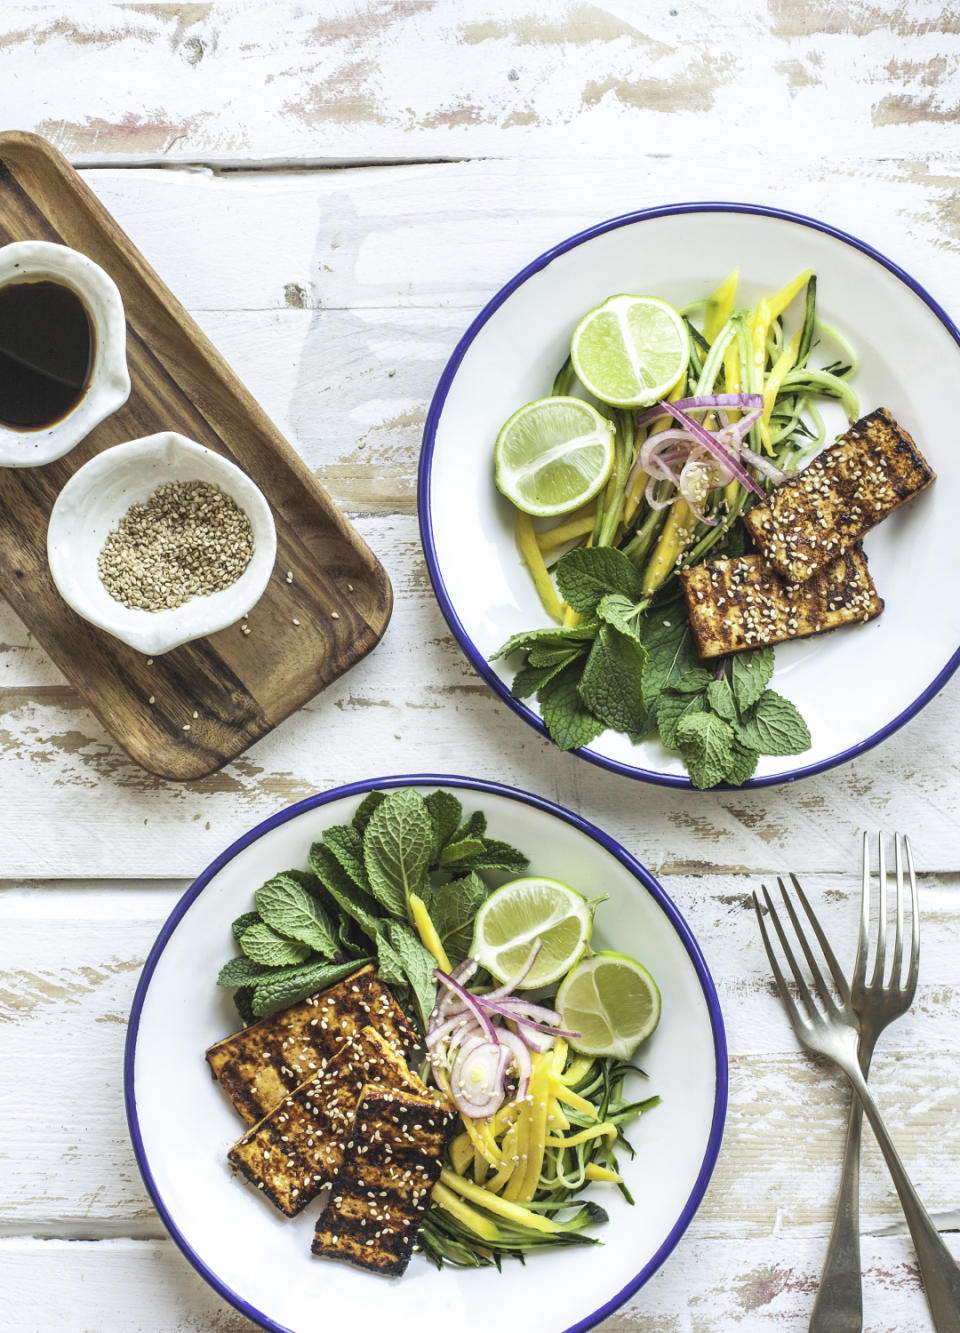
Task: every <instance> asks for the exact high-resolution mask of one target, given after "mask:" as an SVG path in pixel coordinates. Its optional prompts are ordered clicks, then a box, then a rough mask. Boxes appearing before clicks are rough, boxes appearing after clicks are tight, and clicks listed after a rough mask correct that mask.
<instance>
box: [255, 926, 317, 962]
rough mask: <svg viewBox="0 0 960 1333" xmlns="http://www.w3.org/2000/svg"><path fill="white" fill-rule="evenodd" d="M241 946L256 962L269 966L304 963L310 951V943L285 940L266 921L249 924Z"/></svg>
mask: <svg viewBox="0 0 960 1333" xmlns="http://www.w3.org/2000/svg"><path fill="white" fill-rule="evenodd" d="M240 948H241V949H242V950H243V952H244V953H245V954H246V955H247V957H248V958H252V959H253V961H254V962H255V963H263V964H265V966H267V967H282V966H284V965H285V964H287V963H302V962H303V960H304V958H306V956H307V954H308V953H309V952H310V946H309V944H301V943H300V941H299V940H285V939H284V938H283V936H282V935H278V934H277V932H276V931H275V930H271V929H270V927H269V926H268V925H267V923H266V922H265V921H258V922H257V923H256V924H255V925H252V926H248V927H247V929H246V930H245V931H244V932H243V934H242V935H241V936H240Z"/></svg>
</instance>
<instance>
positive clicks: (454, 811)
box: [423, 791, 463, 861]
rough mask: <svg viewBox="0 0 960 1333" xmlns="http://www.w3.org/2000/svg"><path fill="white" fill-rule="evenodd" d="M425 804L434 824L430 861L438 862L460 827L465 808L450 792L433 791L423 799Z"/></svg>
mask: <svg viewBox="0 0 960 1333" xmlns="http://www.w3.org/2000/svg"><path fill="white" fill-rule="evenodd" d="M423 803H424V805H425V806H426V807H427V813H428V814H429V816H430V822H431V823H432V824H433V834H434V837H433V856H432V857H431V858H430V859H431V861H436V859H437V857H438V856H439V855H440V853H441V852H442V851H443V849H444V847H446V845H447V843H448V842H451V841H452V840H453V838H454V835H455V833H456V831H457V829H458V828H459V827H460V820H461V819H462V818H463V806H462V805H461V804H460V802H459V801H458V800H457V798H456V796H454V794H453V792H449V791H432V792H430V793H429V794H428V795H427V796H425V797H424V798H423Z"/></svg>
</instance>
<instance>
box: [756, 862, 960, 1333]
mask: <svg viewBox="0 0 960 1333" xmlns="http://www.w3.org/2000/svg"><path fill="white" fill-rule="evenodd" d="M790 878H791V880H792V882H793V887H794V890H795V891H796V895H797V897H798V898H799V900H800V902H801V904H802V906H803V910H804V912H805V913H806V916H807V919H808V920H809V922H810V925H811V927H812V928H813V933H814V935H815V936H816V939H817V942H818V943H819V945H820V950H821V957H822V958H823V959H824V960H825V961H826V964H827V968H828V970H829V973H830V976H831V977H832V978H833V983H834V987H835V993H834V992H832V991H831V988H830V986H829V984H828V982H827V980H826V978H825V977H824V974H823V970H822V968H821V965H820V962H819V961H818V958H817V956H816V953H815V951H814V948H813V947H812V946H811V944H810V941H809V939H808V937H807V935H806V934H805V933H804V930H803V927H802V926H801V924H800V919H799V917H798V915H797V910H796V908H795V907H794V905H793V900H792V898H791V897H790V895H789V894H788V892H787V890H786V887H785V885H784V883H783V880H782V879H778V880H777V883H778V885H779V886H780V892H781V894H782V896H783V902H784V906H785V908H786V910H787V915H788V916H789V918H790V924H791V925H792V927H793V934H794V936H795V938H796V940H798V941H799V943H800V948H801V949H802V951H803V956H804V958H805V959H806V962H807V967H808V969H809V974H810V976H811V977H812V980H813V990H812V991H811V988H810V986H809V985H808V983H807V979H806V976H805V974H804V971H803V969H802V968H801V967H800V964H799V963H798V962H797V957H796V954H795V953H794V950H793V948H792V947H791V945H790V941H789V939H788V938H787V932H786V930H785V929H784V927H783V925H782V924H781V921H780V917H779V916H778V914H777V910H776V908H775V907H774V905H773V899H772V898H771V897H770V894H769V893H768V892H767V890H766V888H765V887H764V889H763V897H764V902H765V904H766V909H767V913H768V915H769V917H770V919H771V921H772V922H773V924H774V927H775V929H776V933H777V937H778V939H779V943H780V948H781V949H782V951H783V954H784V957H785V958H786V960H787V963H788V965H789V969H790V972H791V973H792V975H793V980H794V982H795V983H796V987H797V991H798V994H799V997H800V1001H801V1004H802V1006H803V1011H801V1009H800V1008H799V1007H798V1006H797V1004H796V1002H795V1001H794V999H793V996H792V995H791V994H790V991H789V990H788V988H787V983H786V980H785V978H784V974H783V971H782V969H781V967H780V963H779V961H778V958H777V954H776V952H775V950H774V947H773V944H772V942H771V939H770V935H769V932H768V930H767V923H766V921H765V920H764V914H763V908H762V907H761V905H760V900H759V898H758V897H757V895H756V893H754V895H753V904H754V907H755V908H756V912H757V920H758V922H759V923H760V932H761V934H762V936H763V943H764V947H765V948H766V951H767V956H768V958H769V959H770V966H771V968H772V969H773V975H774V977H775V978H776V982H777V988H778V990H779V992H780V998H781V1000H782V1001H783V1005H784V1008H785V1009H786V1011H787V1014H788V1015H789V1017H790V1022H791V1023H792V1024H793V1030H794V1032H795V1033H796V1035H797V1037H798V1039H799V1040H800V1042H801V1044H802V1045H804V1046H806V1048H807V1049H808V1050H810V1051H813V1052H814V1053H815V1054H817V1055H825V1056H826V1057H827V1059H828V1060H832V1061H833V1062H834V1064H835V1065H837V1067H838V1068H839V1069H840V1070H842V1072H843V1073H844V1074H845V1075H846V1076H847V1078H848V1079H849V1080H850V1083H851V1084H852V1085H853V1089H854V1092H856V1094H857V1096H858V1097H859V1099H860V1102H861V1104H862V1106H863V1110H864V1113H865V1114H866V1117H867V1120H868V1121H869V1122H870V1127H871V1128H872V1130H873V1132H874V1134H875V1135H876V1138H877V1142H878V1144H879V1145H880V1151H881V1152H882V1153H883V1156H884V1159H885V1160H886V1163H887V1167H888V1169H889V1171H890V1175H891V1177H892V1178H893V1183H894V1186H895V1188H896V1191H897V1194H898V1195H899V1196H900V1203H901V1205H902V1207H903V1211H904V1214H905V1216H906V1219H907V1225H908V1226H909V1228H910V1234H911V1236H912V1237H913V1243H914V1247H915V1249H916V1252H917V1260H918V1263H919V1266H920V1272H921V1274H922V1276H923V1284H924V1288H925V1290H926V1295H927V1300H928V1302H929V1304H930V1311H931V1314H932V1315H933V1325H934V1328H935V1329H936V1330H937V1333H960V1268H958V1267H957V1264H956V1262H955V1260H954V1258H953V1256H952V1255H951V1253H950V1251H949V1250H948V1249H947V1247H946V1245H944V1243H943V1241H942V1240H941V1239H940V1236H939V1234H938V1232H937V1229H936V1227H935V1226H934V1225H933V1223H932V1222H931V1220H930V1218H929V1216H928V1215H927V1212H926V1209H925V1208H924V1206H923V1204H922V1203H921V1202H920V1199H919V1197H918V1195H917V1192H916V1190H915V1189H914V1188H913V1185H912V1184H911V1182H910V1178H909V1176H908V1175H907V1173H906V1170H905V1169H904V1166H903V1163H902V1162H901V1160H900V1157H899V1155H898V1153H897V1150H896V1148H895V1147H894V1146H893V1143H892V1142H891V1140H890V1135H889V1134H888V1133H887V1128H886V1126H885V1125H884V1123H883V1119H882V1117H881V1115H880V1112H879V1110H878V1109H877V1104H876V1102H875V1101H874V1100H873V1097H872V1096H871V1094H870V1090H869V1089H868V1087H867V1081H866V1079H865V1078H864V1076H863V1072H862V1070H861V1068H860V1062H859V1060H858V1058H857V1045H858V1041H859V1037H860V1020H859V1018H858V1017H857V1014H856V1012H855V1011H854V1008H853V1004H852V1001H851V994H850V987H849V986H848V984H847V981H846V978H845V977H844V975H843V972H842V971H841V969H840V965H839V963H838V962H837V960H836V957H835V955H834V952H833V950H832V949H831V948H830V944H829V942H828V940H827V938H826V936H825V935H824V933H823V929H822V927H821V925H820V922H819V921H818V920H817V918H816V916H815V915H814V912H813V908H812V907H811V906H810V903H809V902H808V900H807V897H806V894H805V893H804V892H803V890H802V889H801V887H800V885H799V883H798V882H797V879H796V876H794V875H791V876H790Z"/></svg>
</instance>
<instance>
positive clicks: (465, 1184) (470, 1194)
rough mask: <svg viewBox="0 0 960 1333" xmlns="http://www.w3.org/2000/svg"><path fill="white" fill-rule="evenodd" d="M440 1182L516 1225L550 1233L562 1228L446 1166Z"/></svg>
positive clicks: (543, 1216) (541, 1215) (540, 1214)
mask: <svg viewBox="0 0 960 1333" xmlns="http://www.w3.org/2000/svg"><path fill="white" fill-rule="evenodd" d="M440 1182H441V1184H443V1185H446V1186H447V1188H448V1189H451V1190H453V1191H454V1193H456V1194H459V1195H461V1196H462V1197H463V1198H464V1199H466V1200H467V1201H468V1202H469V1203H475V1204H477V1206H478V1207H480V1208H488V1209H489V1210H490V1212H491V1213H494V1214H495V1215H496V1216H497V1217H503V1218H505V1219H506V1220H507V1221H508V1222H513V1223H515V1225H516V1226H520V1227H529V1228H530V1229H531V1230H532V1231H545V1232H547V1233H548V1234H550V1235H554V1234H555V1233H556V1232H558V1231H562V1230H563V1228H562V1227H561V1226H560V1224H559V1223H557V1222H554V1221H553V1220H552V1219H551V1218H549V1217H546V1216H545V1215H544V1214H543V1213H532V1212H531V1211H530V1209H529V1208H521V1207H520V1205H519V1204H516V1203H511V1202H510V1201H509V1200H508V1199H501V1198H500V1197H499V1195H497V1194H491V1193H490V1191H489V1190H487V1189H484V1187H483V1186H482V1185H472V1184H471V1183H470V1181H469V1180H464V1179H463V1178H462V1176H456V1175H454V1173H453V1172H452V1171H450V1170H448V1168H447V1167H444V1168H443V1170H442V1171H441V1172H440Z"/></svg>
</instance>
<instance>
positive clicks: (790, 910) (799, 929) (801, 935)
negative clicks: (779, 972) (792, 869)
mask: <svg viewBox="0 0 960 1333" xmlns="http://www.w3.org/2000/svg"><path fill="white" fill-rule="evenodd" d="M794 884H795V885H796V881H794ZM777 886H778V888H779V889H780V896H781V897H782V898H783V904H784V906H785V907H786V909H787V914H788V916H789V917H790V920H791V922H792V924H793V929H794V933H795V934H796V937H797V939H798V940H799V941H800V947H801V949H802V950H803V953H804V957H805V958H806V960H807V966H808V967H809V968H810V971H811V973H812V975H813V984H814V986H815V988H816V991H817V995H818V996H819V999H820V1002H821V1004H823V1005H824V1007H825V1008H826V1009H830V1008H831V1007H832V1004H833V1001H832V999H831V996H830V988H829V987H828V986H827V983H826V981H825V980H824V977H823V973H822V972H821V970H820V964H819V962H818V960H817V957H816V955H815V954H814V952H813V950H812V949H811V947H810V942H809V940H808V939H807V936H806V934H805V932H804V929H803V926H801V924H800V918H799V917H798V916H797V910H796V908H795V907H794V905H793V903H792V901H791V899H790V895H789V894H788V893H787V889H786V885H785V884H784V882H783V880H782V879H781V878H780V877H779V875H778V876H777ZM797 887H799V886H797Z"/></svg>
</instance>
